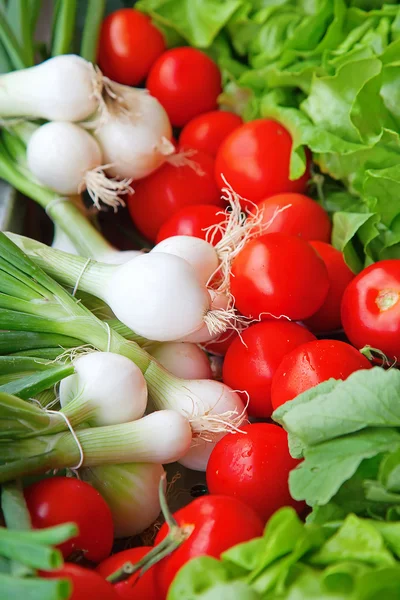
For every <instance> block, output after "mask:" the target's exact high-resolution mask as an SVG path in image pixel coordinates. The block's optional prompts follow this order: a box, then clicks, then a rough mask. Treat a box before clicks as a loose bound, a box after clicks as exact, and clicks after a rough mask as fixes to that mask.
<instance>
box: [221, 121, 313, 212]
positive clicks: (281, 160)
mask: <svg viewBox="0 0 400 600" xmlns="http://www.w3.org/2000/svg"><path fill="white" fill-rule="evenodd" d="M291 150H292V138H291V136H290V134H289V132H288V131H287V130H286V129H285V128H284V127H283V126H282V125H280V124H279V123H277V122H276V121H272V120H271V119H257V120H255V121H250V122H248V123H245V124H244V125H242V126H241V127H238V128H237V129H235V130H234V131H233V132H232V133H231V134H230V135H229V136H228V137H227V138H225V140H224V141H223V142H222V144H221V146H220V148H219V150H218V153H217V158H216V161H215V175H216V178H217V181H218V183H219V185H220V187H221V188H222V187H224V185H225V183H224V181H223V179H222V177H221V175H224V177H225V178H226V180H227V181H228V183H229V184H230V185H231V186H232V188H233V189H234V190H235V192H237V193H238V194H240V196H243V198H246V199H248V200H250V201H251V202H255V203H256V204H257V203H258V202H261V200H264V198H268V196H272V195H273V194H281V193H283V192H300V193H302V192H304V190H305V189H306V185H307V181H308V179H309V163H308V164H307V168H306V172H305V173H304V175H302V176H301V177H300V178H299V179H296V180H294V181H292V180H290V179H289V164H290V153H291Z"/></svg>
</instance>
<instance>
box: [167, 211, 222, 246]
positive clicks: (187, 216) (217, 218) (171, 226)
mask: <svg viewBox="0 0 400 600" xmlns="http://www.w3.org/2000/svg"><path fill="white" fill-rule="evenodd" d="M225 220H226V213H225V212H224V211H223V210H222V209H221V208H220V207H218V206H217V207H216V206H213V205H212V204H195V205H193V206H184V207H183V208H182V209H181V210H179V211H178V212H177V213H175V214H174V215H173V216H172V217H171V218H170V219H168V221H166V222H165V223H164V225H163V226H162V227H161V228H160V230H159V232H158V234H157V238H156V243H157V244H158V243H159V242H162V240H165V239H167V238H169V237H172V236H174V235H191V236H193V237H197V238H201V239H202V240H205V239H206V237H207V232H206V231H205V230H206V229H207V228H208V227H211V226H212V225H216V224H217V223H223V222H224V221H225ZM221 238H222V235H221V233H220V232H219V231H217V232H216V234H215V235H214V236H213V245H214V246H215V244H217V243H218V242H219V241H220V240H221Z"/></svg>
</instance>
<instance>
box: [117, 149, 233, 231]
mask: <svg viewBox="0 0 400 600" xmlns="http://www.w3.org/2000/svg"><path fill="white" fill-rule="evenodd" d="M191 160H193V161H195V162H196V163H197V164H198V166H199V167H200V169H201V171H202V173H203V174H199V172H197V171H196V170H194V169H193V168H192V167H191V166H189V165H185V166H183V167H175V166H173V165H170V164H168V163H166V164H164V165H163V166H162V167H160V168H159V169H157V171H155V172H154V173H152V174H151V175H149V176H148V177H146V178H144V179H141V180H140V181H138V182H137V184H136V186H135V193H134V194H132V195H130V196H129V197H128V202H127V203H128V209H129V213H130V215H131V218H132V221H133V222H134V224H135V225H136V227H137V228H138V230H139V231H140V233H142V234H143V235H144V237H146V238H147V239H149V240H151V241H155V239H156V237H157V234H158V231H159V230H160V228H161V227H162V225H164V223H165V222H166V221H167V220H168V219H170V218H171V216H173V215H175V214H176V213H177V212H178V210H180V209H181V208H183V207H185V206H191V205H192V206H193V205H197V204H212V205H213V206H219V207H223V206H224V203H223V201H222V200H221V197H220V192H219V189H218V187H217V185H216V183H215V179H214V159H213V158H212V157H211V156H209V155H208V154H206V153H205V152H197V153H196V155H195V156H193V157H192V158H191Z"/></svg>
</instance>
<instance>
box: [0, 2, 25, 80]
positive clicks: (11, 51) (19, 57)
mask: <svg viewBox="0 0 400 600" xmlns="http://www.w3.org/2000/svg"><path fill="white" fill-rule="evenodd" d="M0 41H1V42H2V44H3V46H4V48H5V49H6V51H7V54H8V56H9V57H10V60H11V62H12V65H13V67H14V69H15V70H18V69H24V68H25V66H26V65H25V56H24V52H23V50H22V48H21V46H20V44H19V43H18V41H17V38H16V37H15V35H14V32H13V31H12V29H11V27H10V26H9V24H8V22H7V19H6V17H5V15H4V13H3V12H2V11H1V10H0Z"/></svg>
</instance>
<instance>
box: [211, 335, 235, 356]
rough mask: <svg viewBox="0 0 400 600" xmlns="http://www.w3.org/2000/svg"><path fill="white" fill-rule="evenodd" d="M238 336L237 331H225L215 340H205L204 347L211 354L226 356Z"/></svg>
mask: <svg viewBox="0 0 400 600" xmlns="http://www.w3.org/2000/svg"><path fill="white" fill-rule="evenodd" d="M237 337H238V332H237V331H234V330H232V331H225V332H224V333H221V334H220V335H219V336H217V337H216V338H215V339H214V340H211V341H209V342H205V343H204V344H203V348H204V349H205V350H207V352H209V353H210V354H215V355H216V356H225V354H226V353H227V351H228V348H229V346H230V345H231V344H232V342H233V341H234V340H235V339H236V338H237Z"/></svg>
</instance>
